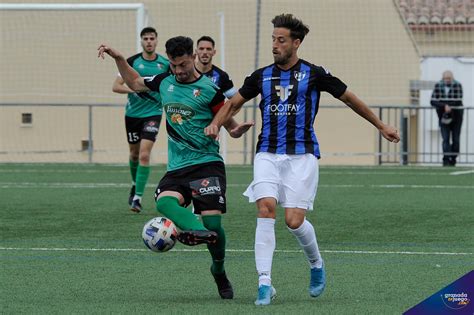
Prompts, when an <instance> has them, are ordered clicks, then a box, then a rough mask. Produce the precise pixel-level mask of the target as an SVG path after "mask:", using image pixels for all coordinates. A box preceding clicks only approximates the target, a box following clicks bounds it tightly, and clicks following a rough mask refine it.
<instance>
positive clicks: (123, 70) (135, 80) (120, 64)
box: [97, 44, 150, 92]
mask: <svg viewBox="0 0 474 315" xmlns="http://www.w3.org/2000/svg"><path fill="white" fill-rule="evenodd" d="M97 50H98V51H99V53H98V57H99V58H102V59H105V54H107V55H109V56H110V57H112V58H114V60H115V63H116V65H117V68H118V70H119V72H120V75H121V76H122V79H123V80H124V82H125V83H126V84H127V85H128V86H129V87H130V88H131V89H132V90H133V91H134V92H146V91H149V90H150V89H148V87H147V86H146V85H145V82H144V79H143V78H142V77H140V75H139V74H138V72H136V71H135V70H134V69H133V68H132V67H130V65H129V64H128V63H127V60H125V58H124V57H123V55H122V54H121V53H120V52H119V51H118V50H116V49H114V48H112V47H109V46H107V45H105V44H101V45H100V46H99V48H97Z"/></svg>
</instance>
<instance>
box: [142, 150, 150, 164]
mask: <svg viewBox="0 0 474 315" xmlns="http://www.w3.org/2000/svg"><path fill="white" fill-rule="evenodd" d="M148 164H150V153H149V152H140V165H148Z"/></svg>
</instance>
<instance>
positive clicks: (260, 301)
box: [255, 285, 276, 305]
mask: <svg viewBox="0 0 474 315" xmlns="http://www.w3.org/2000/svg"><path fill="white" fill-rule="evenodd" d="M275 297H276V290H275V288H274V287H273V286H271V285H261V286H259V287H258V297H257V300H256V301H255V305H269V304H270V302H271V301H272V300H273V299H275Z"/></svg>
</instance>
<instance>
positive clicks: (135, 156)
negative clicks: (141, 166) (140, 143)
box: [129, 151, 138, 162]
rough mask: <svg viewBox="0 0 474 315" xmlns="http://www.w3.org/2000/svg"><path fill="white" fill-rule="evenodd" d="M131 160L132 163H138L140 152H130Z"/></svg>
mask: <svg viewBox="0 0 474 315" xmlns="http://www.w3.org/2000/svg"><path fill="white" fill-rule="evenodd" d="M129 158H130V161H132V162H138V152H132V151H130V155H129Z"/></svg>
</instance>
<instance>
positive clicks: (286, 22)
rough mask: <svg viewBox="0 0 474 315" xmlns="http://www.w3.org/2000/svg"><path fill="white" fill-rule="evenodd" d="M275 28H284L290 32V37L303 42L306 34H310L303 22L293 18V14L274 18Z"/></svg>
mask: <svg viewBox="0 0 474 315" xmlns="http://www.w3.org/2000/svg"><path fill="white" fill-rule="evenodd" d="M272 23H273V27H284V28H287V29H289V30H290V36H291V38H293V39H299V40H301V41H303V39H304V37H305V36H306V34H308V33H309V28H308V26H306V25H305V24H304V23H303V21H301V20H300V19H298V18H296V17H294V16H293V14H285V13H283V14H280V15H277V16H275V17H274V18H273V20H272Z"/></svg>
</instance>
